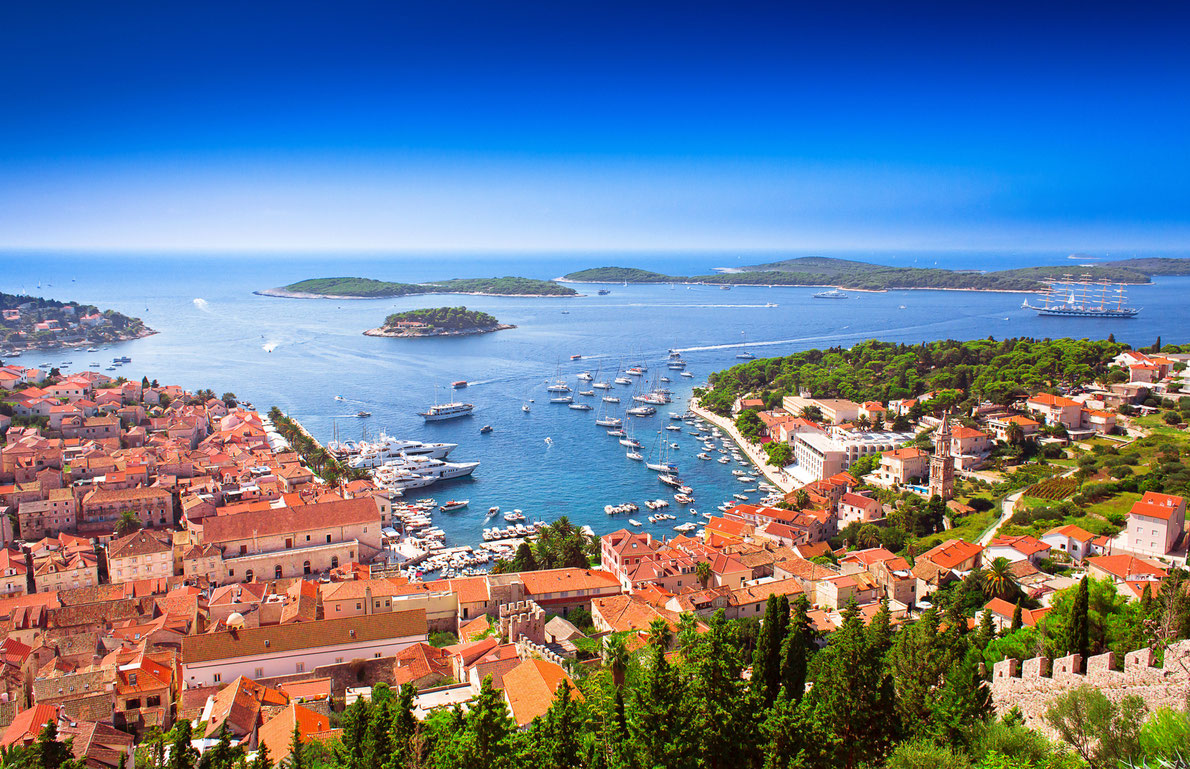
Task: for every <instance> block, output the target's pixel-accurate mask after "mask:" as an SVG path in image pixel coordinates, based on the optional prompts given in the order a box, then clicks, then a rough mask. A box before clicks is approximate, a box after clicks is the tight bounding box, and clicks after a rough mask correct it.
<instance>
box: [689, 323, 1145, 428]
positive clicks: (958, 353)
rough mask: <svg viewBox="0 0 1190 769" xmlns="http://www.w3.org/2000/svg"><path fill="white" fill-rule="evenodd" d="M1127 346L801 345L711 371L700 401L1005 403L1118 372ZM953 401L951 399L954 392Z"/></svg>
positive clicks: (722, 406) (717, 408)
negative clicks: (803, 397)
mask: <svg viewBox="0 0 1190 769" xmlns="http://www.w3.org/2000/svg"><path fill="white" fill-rule="evenodd" d="M1124 349H1126V345H1123V344H1120V343H1117V342H1111V341H1091V340H1087V339H1052V340H1035V339H1005V340H1003V341H995V340H993V339H976V340H972V341H968V342H957V341H954V340H944V341H937V342H927V343H925V344H920V345H904V344H895V343H892V342H881V341H877V340H869V341H867V342H860V343H859V344H856V345H855V346H854V347H852V348H850V349H844V348H841V347H832V348H829V349H825V350H821V349H816V350H804V351H802V352H798V353H794V354H793V355H788V356H785V357H780V358H758V359H756V360H752V361H748V362H747V363H741V364H739V365H737V366H733V367H731V368H729V369H727V370H726V371H719V372H716V373H714V374H712V375H711V377H710V380H709V384H710V389H709V390H708V391H707V392H705V393H704V394H703V396H702V399H701V402H702V404H703V405H704V406H706V407H708V408H710V409H711V410H712V411H714V412H715V413H718V414H722V415H726V414H729V413H730V412H731V404H732V402H733V401H734V400H735V399H736V398H738V397H739V396H740V395H743V394H744V393H764V394H765V395H766V396H767V397H766V401H767V400H770V399H772V398H775V397H779V396H783V395H791V394H796V393H798V392H799V391H801V390H808V391H810V393H811V394H812V395H813V396H814V397H820V398H848V399H850V400H853V401H857V402H863V401H868V400H876V401H881V402H887V401H889V400H891V399H899V398H911V397H914V396H917V395H921V394H922V393H926V392H931V391H946V390H956V391H960V392H961V394H959V395H957V396H955V397H957V398H958V399H959V400H964V399H965V400H974V401H979V400H990V401H994V402H996V403H1010V402H1012V401H1013V400H1015V399H1016V398H1018V397H1021V396H1023V395H1028V394H1031V393H1033V392H1036V391H1038V390H1045V389H1050V388H1053V387H1057V386H1059V385H1063V384H1065V385H1077V384H1084V383H1087V382H1090V381H1092V380H1095V379H1097V378H1101V377H1107V378H1116V377H1119V376H1123V372H1122V371H1119V370H1118V369H1117V370H1115V371H1112V370H1111V367H1110V365H1109V364H1110V361H1111V359H1112V358H1113V357H1115V356H1116V355H1117V354H1119V353H1120V352H1121V351H1122V350H1124ZM952 399H953V398H952Z"/></svg>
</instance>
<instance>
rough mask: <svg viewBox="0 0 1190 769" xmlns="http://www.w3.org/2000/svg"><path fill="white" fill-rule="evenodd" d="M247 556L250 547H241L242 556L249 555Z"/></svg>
mask: <svg viewBox="0 0 1190 769" xmlns="http://www.w3.org/2000/svg"><path fill="white" fill-rule="evenodd" d="M247 554H248V546H247V545H240V555H247Z"/></svg>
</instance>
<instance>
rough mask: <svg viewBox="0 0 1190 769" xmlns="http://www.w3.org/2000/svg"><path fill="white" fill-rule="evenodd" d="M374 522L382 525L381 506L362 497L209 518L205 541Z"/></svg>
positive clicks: (206, 524)
mask: <svg viewBox="0 0 1190 769" xmlns="http://www.w3.org/2000/svg"><path fill="white" fill-rule="evenodd" d="M373 522H375V523H376V525H378V526H379V524H380V507H379V506H378V505H377V504H376V500H375V499H373V498H372V497H360V498H359V499H344V500H337V501H334V502H316V503H314V504H309V505H301V506H299V507H279V508H273V509H269V510H262V511H259V512H247V513H237V514H233V515H217V516H212V517H207V518H204V519H203V521H202V541H203V542H213V543H220V542H231V541H234V540H240V539H248V538H250V537H252V536H254V535H255V536H258V537H269V536H275V535H279V534H292V533H296V532H302V531H310V530H312V529H325V528H339V527H340V526H351V525H355V524H361V523H373Z"/></svg>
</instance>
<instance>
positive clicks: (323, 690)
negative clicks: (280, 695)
mask: <svg viewBox="0 0 1190 769" xmlns="http://www.w3.org/2000/svg"><path fill="white" fill-rule="evenodd" d="M277 688H278V689H279V690H281V691H282V692H284V693H285V694H288V695H289V697H290V699H291V700H295V701H297V702H322V701H325V702H329V701H330V699H331V679H330V678H306V679H303V680H301V681H285V682H282V683H279V684H277Z"/></svg>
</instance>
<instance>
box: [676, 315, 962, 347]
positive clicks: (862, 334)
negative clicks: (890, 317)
mask: <svg viewBox="0 0 1190 769" xmlns="http://www.w3.org/2000/svg"><path fill="white" fill-rule="evenodd" d="M953 320H955V319H954V318H950V319H947V320H944V321H939V322H938V323H923V324H919V325H913V326H902V327H900V328H882V329H870V330H857V331H848V332H847V333H845V334H820V335H817V336H803V337H796V338H793V339H771V340H768V341H764V342H732V343H729V344H710V345H703V346H701V347H678V348H675V349H676V350H677V351H678V352H699V351H703V350H731V349H735V348H738V347H772V346H775V345H780V344H802V343H805V342H826V341H831V340H836V339H857V338H864V339H867V338H878V339H885V338H887V337H888V335H889V334H898V333H905V332H909V331H918V330H921V329H924V328H930V327H932V326H938V325H945V324H946V323H949V322H951V321H953Z"/></svg>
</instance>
